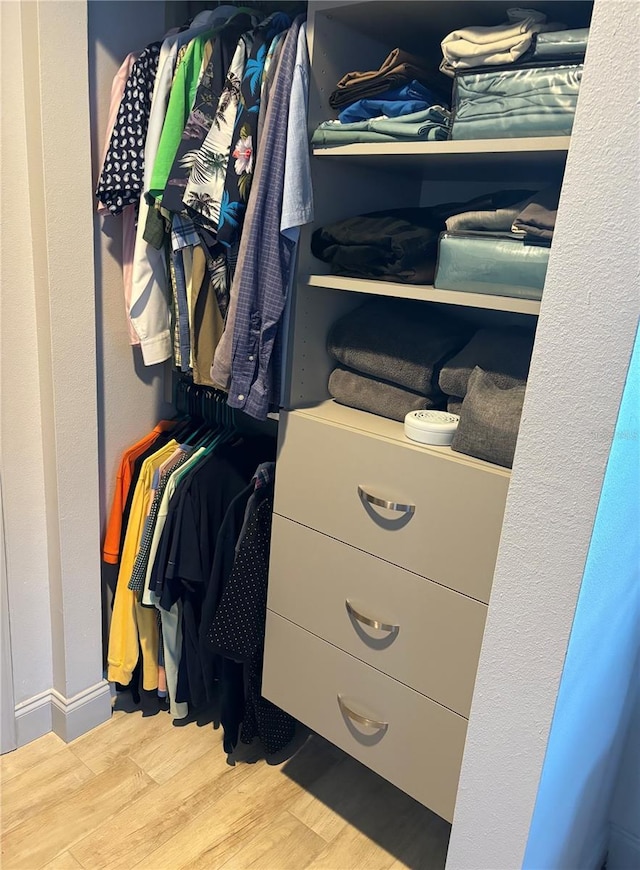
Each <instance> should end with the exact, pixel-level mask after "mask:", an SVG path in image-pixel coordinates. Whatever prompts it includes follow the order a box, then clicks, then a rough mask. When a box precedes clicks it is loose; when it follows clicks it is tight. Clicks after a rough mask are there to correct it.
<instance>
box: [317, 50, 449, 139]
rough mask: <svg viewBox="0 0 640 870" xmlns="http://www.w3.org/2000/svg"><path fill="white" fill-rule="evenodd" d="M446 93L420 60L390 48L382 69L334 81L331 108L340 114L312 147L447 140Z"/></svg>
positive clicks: (322, 129) (324, 124)
mask: <svg viewBox="0 0 640 870" xmlns="http://www.w3.org/2000/svg"><path fill="white" fill-rule="evenodd" d="M450 90H451V89H450V87H447V86H443V82H442V79H441V78H439V76H438V73H437V72H435V71H431V70H429V69H428V68H427V64H426V62H425V61H424V60H423V59H422V58H420V57H416V56H414V55H411V54H408V53H407V52H406V51H403V50H402V49H400V48H394V49H393V51H392V52H391V53H390V54H389V55H388V56H387V58H386V59H385V60H384V61H383V63H382V65H381V66H380V69H378V70H371V71H369V72H350V73H347V75H345V76H344V77H343V78H342V79H341V80H340V81H339V82H338V84H337V86H336V89H335V91H333V93H332V94H331V96H330V97H329V104H330V105H331V107H332V108H333V109H336V110H337V109H340V110H341V111H340V114H339V115H338V118H337V119H336V120H328V121H323V122H322V123H321V124H320V125H319V126H318V128H317V129H316V130H315V132H314V134H313V138H312V144H313V145H315V146H317V147H321V148H323V147H330V146H332V145H349V144H354V143H362V142H412V141H416V142H420V141H422V142H427V141H435V140H438V139H448V138H449V127H450V113H449V100H450V96H449V95H450Z"/></svg>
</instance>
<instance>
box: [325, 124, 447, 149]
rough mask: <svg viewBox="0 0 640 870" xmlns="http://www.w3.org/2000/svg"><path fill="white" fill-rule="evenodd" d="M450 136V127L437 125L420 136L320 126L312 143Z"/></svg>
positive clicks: (363, 141)
mask: <svg viewBox="0 0 640 870" xmlns="http://www.w3.org/2000/svg"><path fill="white" fill-rule="evenodd" d="M349 126H351V125H349ZM448 138H449V131H448V129H446V128H445V127H438V126H436V125H434V126H433V127H430V128H429V129H426V130H424V131H423V133H422V134H421V135H420V136H392V135H390V134H388V133H377V132H376V131H375V130H341V129H340V128H339V127H335V128H332V127H325V128H323V129H321V127H318V128H317V129H316V130H315V131H314V133H313V136H312V138H311V144H312V145H313V146H314V147H315V148H329V147H331V146H332V145H362V144H366V143H368V142H436V141H443V140H445V139H448Z"/></svg>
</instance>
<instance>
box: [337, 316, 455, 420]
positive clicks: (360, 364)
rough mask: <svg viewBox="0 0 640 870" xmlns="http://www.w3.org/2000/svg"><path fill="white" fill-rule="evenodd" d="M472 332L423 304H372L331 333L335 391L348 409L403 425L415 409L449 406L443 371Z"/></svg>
mask: <svg viewBox="0 0 640 870" xmlns="http://www.w3.org/2000/svg"><path fill="white" fill-rule="evenodd" d="M471 331H472V330H471V329H470V328H469V327H468V326H467V325H466V324H463V323H460V322H459V321H457V320H454V319H453V318H450V317H448V316H447V315H445V314H443V313H442V312H441V311H439V310H438V309H437V308H436V307H435V306H431V305H425V304H424V303H421V302H410V301H407V300H402V299H374V300H372V301H369V302H366V303H365V304H364V305H362V306H360V307H359V308H356V309H354V310H353V311H351V312H349V314H347V315H345V316H344V317H342V318H341V319H340V320H338V321H337V322H336V323H335V324H334V325H333V328H332V329H331V332H330V333H329V337H328V341H327V349H328V351H329V353H330V354H331V356H332V357H333V358H334V359H335V360H336V362H337V363H338V366H337V368H336V369H335V370H334V371H333V372H332V373H331V376H330V378H329V392H330V394H331V395H332V396H333V398H334V399H335V400H336V401H337V402H339V403H340V404H342V405H349V406H350V407H352V408H358V409H359V410H361V411H369V412H370V413H372V414H378V415H380V416H381V417H389V418H390V419H393V420H399V421H402V420H404V418H405V416H406V415H407V414H408V413H409V412H410V411H418V410H429V409H441V408H444V407H445V405H446V396H445V395H444V393H443V392H442V390H441V389H440V387H439V386H438V378H439V376H440V370H441V368H442V366H443V364H445V363H446V361H447V360H448V359H449V358H451V357H452V356H454V355H455V354H456V353H457V352H458V351H459V350H460V349H461V348H462V347H463V346H464V345H465V344H466V342H467V341H468V340H469V338H470V335H471Z"/></svg>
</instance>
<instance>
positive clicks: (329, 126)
mask: <svg viewBox="0 0 640 870" xmlns="http://www.w3.org/2000/svg"><path fill="white" fill-rule="evenodd" d="M449 118H450V113H449V112H448V111H447V110H446V109H444V108H443V107H442V106H430V107H429V108H427V109H424V110H423V111H421V112H413V113H412V114H411V115H402V116H401V117H399V118H369V119H368V120H366V121H354V123H352V124H341V123H340V121H323V122H322V123H321V124H319V125H318V127H317V129H316V130H315V131H314V134H313V137H312V140H311V142H312V144H313V145H328V144H338V143H339V144H347V143H348V142H378V141H380V142H387V141H398V142H402V141H412V140H418V141H420V140H423V141H432V140H435V139H447V138H448V136H449ZM365 133H366V134H372V133H374V134H377V136H376V137H375V138H371V137H370V136H369V135H367V136H365V135H364V134H365ZM378 137H385V138H378ZM387 137H391V138H390V139H389V138H387Z"/></svg>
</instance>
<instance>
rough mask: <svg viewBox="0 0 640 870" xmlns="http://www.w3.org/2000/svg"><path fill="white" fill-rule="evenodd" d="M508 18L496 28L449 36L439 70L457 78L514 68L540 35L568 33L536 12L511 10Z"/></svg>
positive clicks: (469, 29) (466, 30)
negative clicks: (473, 71)
mask: <svg viewBox="0 0 640 870" xmlns="http://www.w3.org/2000/svg"><path fill="white" fill-rule="evenodd" d="M507 18H508V21H506V22H505V23H503V24H498V25H496V26H492V27H484V26H478V27H463V28H460V29H458V30H454V31H452V32H451V33H449V34H447V36H445V38H444V39H443V40H442V43H441V48H442V63H441V64H440V70H441V71H442V72H443V73H445V75H448V76H454V75H455V74H456V72H458V71H459V70H465V69H477V68H478V67H484V66H504V65H506V64H513V63H515V62H516V61H518V60H520V59H521V58H522V57H523V55H525V54H526V53H527V51H529V49H530V48H531V46H532V44H533V42H534V40H535V38H536V36H537V34H539V33H544V32H546V31H551V32H554V33H557V32H558V31H563V30H566V25H565V24H560V23H558V22H548V21H547V16H546V15H545V14H544V13H543V12H537V11H536V10H535V9H518V8H514V9H508V10H507Z"/></svg>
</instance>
